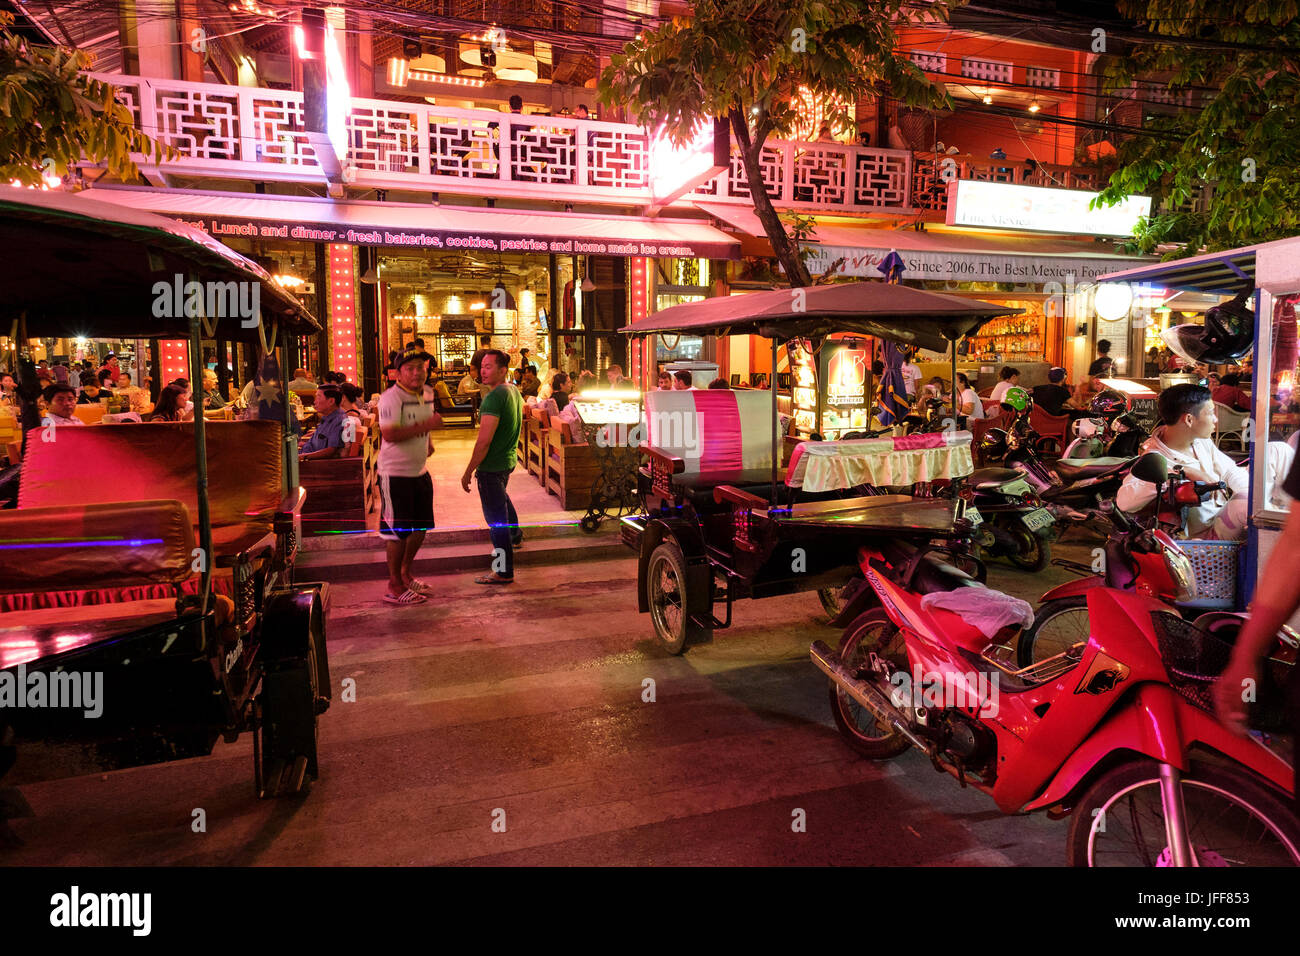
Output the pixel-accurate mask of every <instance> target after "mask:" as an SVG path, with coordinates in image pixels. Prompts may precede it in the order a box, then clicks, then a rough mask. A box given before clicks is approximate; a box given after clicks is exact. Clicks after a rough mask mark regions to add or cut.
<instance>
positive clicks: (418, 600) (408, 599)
mask: <svg viewBox="0 0 1300 956" xmlns="http://www.w3.org/2000/svg"><path fill="white" fill-rule="evenodd" d="M384 603H385V604H401V605H407V606H409V605H412V604H424V603H425V597H424V595H423V594H417V593H416V592H415V591H412V590H411V589H410V588H407V589H406V590H405V591H403V592H402V596H401V597H396V596H394V595H392V594H389V593H388V592H387V591H385V592H384Z"/></svg>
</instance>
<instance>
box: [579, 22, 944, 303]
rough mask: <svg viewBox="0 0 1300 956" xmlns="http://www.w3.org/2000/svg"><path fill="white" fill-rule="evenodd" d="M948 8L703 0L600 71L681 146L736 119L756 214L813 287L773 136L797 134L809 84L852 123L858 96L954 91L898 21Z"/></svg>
mask: <svg viewBox="0 0 1300 956" xmlns="http://www.w3.org/2000/svg"><path fill="white" fill-rule="evenodd" d="M946 16H947V4H946V3H943V2H940V3H933V4H927V5H925V6H924V9H922V8H921V7H919V6H916V5H914V4H907V3H904V2H903V0H885V2H881V3H868V2H859V0H788V2H782V3H774V2H771V0H700V2H697V3H696V4H695V5H694V13H693V16H692V17H690V18H689V19H688V18H674V19H673V20H671V21H670V22H668V23H666V24H664V25H663V26H661V27H659V28H658V29H656V30H653V31H649V32H646V33H644V34H642V35H641V36H640V37H638V38H637V39H636V40H634V41H632V42H630V43H629V44H628V45H627V46H626V47H625V48H624V51H623V52H622V53H621V54H619V55H616V56H614V57H613V58H612V60H611V63H610V66H609V68H608V69H606V70H605V72H604V74H603V75H602V76H601V78H600V97H601V100H602V101H603V102H605V103H607V104H610V105H614V106H618V107H622V108H625V109H627V110H628V111H629V112H630V113H631V116H632V119H633V121H634V122H637V123H640V124H642V125H643V126H646V127H647V128H650V129H657V128H658V127H659V126H660V125H661V124H662V125H663V126H664V128H665V131H666V133H667V134H668V135H669V136H670V137H671V138H672V139H673V141H674V142H676V143H678V144H681V143H685V142H686V141H688V140H689V139H690V138H691V136H692V134H693V132H694V130H695V127H696V124H697V123H698V122H699V121H700V120H701V119H703V118H707V117H726V118H727V119H728V120H729V122H730V125H731V133H732V137H733V145H734V146H735V147H736V148H738V149H739V150H740V152H741V153H742V155H743V159H744V163H745V173H746V176H747V178H748V180H749V183H750V189H751V195H752V196H753V199H754V211H755V213H756V214H757V215H758V217H759V219H760V221H761V222H762V223H763V227H764V229H765V230H766V232H767V235H768V238H769V239H770V240H771V242H772V248H773V251H774V252H775V253H776V255H777V258H778V259H779V260H780V262H781V265H782V266H783V267H784V268H785V270H786V274H787V275H788V276H789V277H790V281H791V284H792V285H796V286H804V285H808V284H810V281H811V280H810V277H809V275H808V270H807V269H806V268H805V266H804V264H803V262H802V260H801V259H800V257H799V255H798V254H797V252H796V250H795V246H794V243H793V242H792V241H791V239H790V237H789V236H788V235H787V233H786V230H785V227H784V226H783V224H782V222H781V219H780V217H779V216H778V215H777V213H776V211H775V210H774V209H773V208H772V202H771V198H770V197H769V196H768V195H767V191H766V189H765V188H763V182H762V177H761V176H760V175H759V158H760V156H761V153H762V149H763V144H764V143H765V142H766V141H767V139H768V137H769V136H774V137H777V138H780V137H783V136H787V135H788V134H789V132H790V130H791V128H792V126H793V124H794V122H795V120H796V119H797V118H798V114H797V109H798V106H797V101H796V96H797V94H798V92H799V91H800V89H801V88H804V89H807V90H808V91H809V92H810V93H811V94H812V95H813V96H814V97H816V98H817V99H818V100H819V101H821V102H824V103H826V104H828V107H829V108H830V109H831V112H830V113H829V114H828V117H827V118H828V119H829V120H831V121H832V122H836V123H841V124H844V125H851V123H852V120H853V117H852V115H851V113H850V112H849V111H850V110H851V109H852V104H853V103H854V102H855V101H856V100H857V98H858V97H859V96H862V95H864V94H870V93H872V92H874V91H876V90H877V89H879V88H880V87H882V86H887V87H888V90H889V93H890V95H891V96H893V97H894V98H896V99H898V100H901V101H902V102H904V103H907V104H910V105H917V106H930V107H937V106H940V105H943V104H944V103H945V102H946V94H945V93H944V92H943V91H942V89H941V88H940V87H936V86H935V85H934V84H932V83H931V82H930V81H929V80H928V79H927V78H926V77H925V75H924V74H923V73H922V72H921V71H920V70H919V69H917V68H916V67H915V66H914V65H913V64H912V63H911V62H910V61H909V60H908V59H907V58H906V57H905V56H903V55H901V54H900V53H899V51H898V38H897V35H896V33H895V28H896V26H897V25H898V24H902V23H907V24H920V23H922V22H936V21H942V20H943V19H945V18H946ZM837 102H839V103H847V104H848V106H845V107H838V108H837V107H835V106H834V104H835V103H837ZM837 109H838V115H837V113H836V110H837Z"/></svg>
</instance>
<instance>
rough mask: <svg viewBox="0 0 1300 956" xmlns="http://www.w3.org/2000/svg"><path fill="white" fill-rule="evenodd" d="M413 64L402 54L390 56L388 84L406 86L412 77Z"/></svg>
mask: <svg viewBox="0 0 1300 956" xmlns="http://www.w3.org/2000/svg"><path fill="white" fill-rule="evenodd" d="M410 67H411V64H410V62H409V61H407V60H405V59H403V58H402V57H400V56H390V57H389V58H388V85H389V86H405V85H406V82H407V80H409V79H410V78H411V69H410Z"/></svg>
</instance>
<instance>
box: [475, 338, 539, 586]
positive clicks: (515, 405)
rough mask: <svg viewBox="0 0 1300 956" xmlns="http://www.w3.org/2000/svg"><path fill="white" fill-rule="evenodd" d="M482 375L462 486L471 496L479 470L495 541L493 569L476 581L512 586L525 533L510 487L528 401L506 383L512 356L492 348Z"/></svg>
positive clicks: (481, 496) (490, 533)
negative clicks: (480, 398) (476, 421)
mask: <svg viewBox="0 0 1300 956" xmlns="http://www.w3.org/2000/svg"><path fill="white" fill-rule="evenodd" d="M479 371H480V374H481V377H482V380H483V385H484V387H485V388H487V389H489V391H488V392H487V393H486V394H485V395H484V396H483V404H482V406H481V407H480V408H479V430H478V441H477V442H475V443H474V452H473V454H472V455H471V456H470V459H469V464H468V465H467V466H466V467H465V474H464V475H462V476H461V479H460V485H461V487H462V488H464V489H465V494H469V485H470V481H471V479H473V478H474V476H475V473H476V472H477V476H478V496H479V501H480V502H481V503H482V505H483V518H484V520H485V521H487V525H488V536H489V537H490V538H491V539H492V570H491V572H489V573H488V574H483V575H480V576H479V577H477V578H475V579H474V580H475V581H476V582H477V583H479V584H510V583H511V582H512V581H514V579H515V552H514V549H515V548H517V547H518V546H519V545H520V544H521V543H522V542H523V532H522V531H520V529H519V515H518V514H516V513H515V506H514V504H513V503H512V502H511V501H510V495H509V494H508V493H507V492H506V484H507V482H509V480H510V473H511V472H512V471H514V470H515V463H516V457H517V456H516V453H515V449H516V448H517V447H518V445H519V426H520V423H521V422H522V421H523V408H524V400H523V398H522V397H521V396H520V394H519V390H518V389H517V388H515V387H514V386H513V385H511V384H510V383H508V382H507V381H506V376H507V375H508V374H509V372H510V356H508V355H507V354H506V353H505V352H503V351H501V350H500V349H488V350H487V351H486V352H485V353H484V354H483V360H482V363H481V364H480V366H479Z"/></svg>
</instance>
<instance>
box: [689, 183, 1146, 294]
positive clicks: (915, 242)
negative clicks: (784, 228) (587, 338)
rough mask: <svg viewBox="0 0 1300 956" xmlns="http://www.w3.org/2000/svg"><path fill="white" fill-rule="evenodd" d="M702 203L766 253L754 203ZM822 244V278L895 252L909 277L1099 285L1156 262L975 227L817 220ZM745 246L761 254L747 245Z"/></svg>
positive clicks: (817, 254) (1086, 244)
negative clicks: (1104, 277)
mask: <svg viewBox="0 0 1300 956" xmlns="http://www.w3.org/2000/svg"><path fill="white" fill-rule="evenodd" d="M697 208H698V209H700V210H701V211H703V212H707V213H708V214H709V215H710V216H714V217H715V218H717V219H719V220H721V221H723V222H726V223H729V224H730V225H731V226H732V227H733V228H734V229H736V230H737V231H739V232H741V233H744V234H747V235H750V236H755V237H758V238H760V239H762V241H763V243H764V246H765V247H766V254H767V255H771V247H770V246H767V245H766V242H767V240H766V233H765V232H764V230H763V225H762V223H761V222H760V221H759V219H758V216H757V215H755V214H754V211H753V209H752V208H751V207H750V206H748V205H736V206H733V205H727V204H724V203H697ZM815 239H816V240H817V241H816V242H810V243H807V244H806V245H807V248H808V249H809V250H810V251H811V252H812V256H811V258H810V259H809V260H808V267H809V269H810V270H811V271H812V272H813V274H814V275H816V274H819V273H822V272H825V271H826V269H827V268H828V267H829V266H830V265H831V264H832V263H835V262H836V261H837V260H841V259H842V260H843V261H842V262H840V263H839V265H838V266H837V267H836V268H835V270H834V272H835V274H836V275H843V276H861V277H862V278H871V279H875V278H880V271H879V270H878V269H877V268H876V267H877V266H878V265H879V263H880V262H881V260H883V259H884V257H885V256H887V255H889V253H890V251H891V250H892V251H897V252H898V253H899V255H901V256H902V257H903V260H904V263H905V265H904V269H903V278H904V279H905V280H907V279H930V280H937V281H946V282H1015V283H1018V284H1019V283H1028V284H1033V285H1042V284H1043V283H1046V282H1059V283H1060V284H1061V285H1062V286H1065V285H1067V284H1069V283H1070V282H1071V281H1073V282H1075V283H1080V282H1092V281H1094V280H1095V279H1096V277H1097V276H1099V275H1101V274H1103V273H1106V272H1113V271H1115V270H1118V269H1130V268H1133V267H1134V266H1137V265H1140V264H1142V263H1146V262H1150V261H1151V260H1150V259H1145V258H1140V257H1133V256H1121V255H1118V254H1116V253H1115V251H1114V248H1115V247H1114V243H1110V242H1102V241H1097V240H1093V239H1087V240H1079V241H1072V240H1069V239H1060V238H1046V237H1037V236H1006V235H989V234H985V233H970V232H935V231H928V232H916V231H915V230H913V229H905V230H899V229H890V228H884V227H882V226H881V225H880V224H876V225H874V226H873V225H868V224H862V225H857V224H847V223H822V222H819V223H817V225H816V232H815ZM745 251H747V252H749V251H753V250H752V249H746V250H745Z"/></svg>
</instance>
